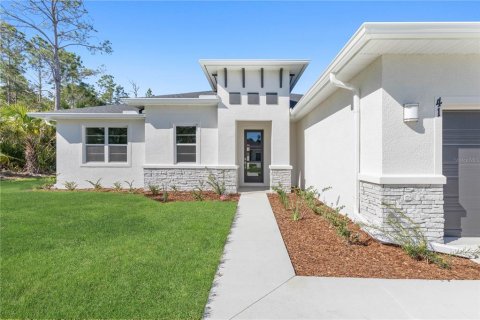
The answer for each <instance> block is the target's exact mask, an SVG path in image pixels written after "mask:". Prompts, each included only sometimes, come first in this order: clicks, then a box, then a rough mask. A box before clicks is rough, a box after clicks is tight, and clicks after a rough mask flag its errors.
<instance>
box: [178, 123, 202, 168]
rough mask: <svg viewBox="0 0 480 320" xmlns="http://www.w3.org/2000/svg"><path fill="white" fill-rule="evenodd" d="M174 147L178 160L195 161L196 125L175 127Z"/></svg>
mask: <svg viewBox="0 0 480 320" xmlns="http://www.w3.org/2000/svg"><path fill="white" fill-rule="evenodd" d="M175 130H176V138H175V142H176V148H177V163H178V162H197V127H195V126H188V127H187V126H184V127H176V129H175Z"/></svg>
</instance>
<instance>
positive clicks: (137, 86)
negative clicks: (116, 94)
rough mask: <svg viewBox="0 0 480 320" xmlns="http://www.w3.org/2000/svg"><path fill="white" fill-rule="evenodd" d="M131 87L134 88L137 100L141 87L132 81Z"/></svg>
mask: <svg viewBox="0 0 480 320" xmlns="http://www.w3.org/2000/svg"><path fill="white" fill-rule="evenodd" d="M130 85H131V86H132V92H133V96H134V97H135V98H136V97H137V96H138V92H139V91H140V86H139V85H138V84H137V83H136V82H135V81H132V80H130Z"/></svg>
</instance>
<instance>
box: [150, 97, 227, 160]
mask: <svg viewBox="0 0 480 320" xmlns="http://www.w3.org/2000/svg"><path fill="white" fill-rule="evenodd" d="M144 113H145V115H146V118H145V151H146V153H145V164H146V165H175V132H174V126H181V125H196V126H197V164H199V165H216V164H217V162H218V161H217V156H218V126H217V108H216V107H213V106H212V107H207V106H154V107H146V108H145V111H144Z"/></svg>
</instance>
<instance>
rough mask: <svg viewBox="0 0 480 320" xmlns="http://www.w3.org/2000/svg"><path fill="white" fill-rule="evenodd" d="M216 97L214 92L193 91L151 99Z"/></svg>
mask: <svg viewBox="0 0 480 320" xmlns="http://www.w3.org/2000/svg"><path fill="white" fill-rule="evenodd" d="M212 95H217V93H216V92H215V91H195V92H184V93H173V94H164V95H160V96H153V97H152V98H199V97H200V96H212Z"/></svg>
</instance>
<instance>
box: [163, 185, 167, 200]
mask: <svg viewBox="0 0 480 320" xmlns="http://www.w3.org/2000/svg"><path fill="white" fill-rule="evenodd" d="M162 202H168V190H167V186H164V187H163V194H162Z"/></svg>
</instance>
